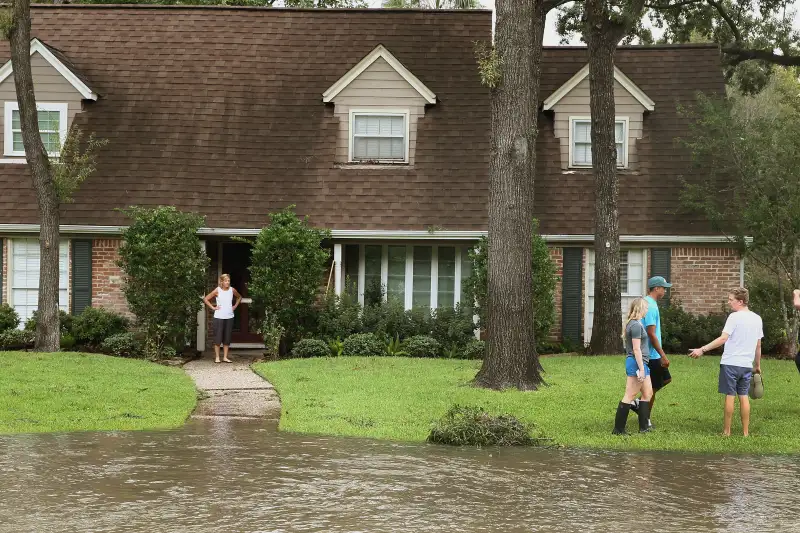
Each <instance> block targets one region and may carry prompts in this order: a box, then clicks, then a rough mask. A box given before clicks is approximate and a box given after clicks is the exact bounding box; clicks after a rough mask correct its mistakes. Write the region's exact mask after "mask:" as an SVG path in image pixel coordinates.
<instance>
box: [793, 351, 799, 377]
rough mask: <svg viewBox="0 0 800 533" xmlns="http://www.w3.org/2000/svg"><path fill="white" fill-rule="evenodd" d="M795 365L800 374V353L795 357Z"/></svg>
mask: <svg viewBox="0 0 800 533" xmlns="http://www.w3.org/2000/svg"><path fill="white" fill-rule="evenodd" d="M794 365H795V366H796V367H797V371H798V372H800V352H798V353H797V355H795V356H794Z"/></svg>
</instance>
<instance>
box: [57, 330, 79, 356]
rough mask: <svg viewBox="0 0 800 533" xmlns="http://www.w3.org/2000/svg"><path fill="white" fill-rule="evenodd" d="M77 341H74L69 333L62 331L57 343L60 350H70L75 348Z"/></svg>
mask: <svg viewBox="0 0 800 533" xmlns="http://www.w3.org/2000/svg"><path fill="white" fill-rule="evenodd" d="M76 344H77V342H76V341H75V337H74V336H73V335H72V334H70V333H62V334H61V339H60V340H59V345H60V347H61V349H62V350H64V351H67V352H68V351H70V350H72V349H73V348H75V345H76Z"/></svg>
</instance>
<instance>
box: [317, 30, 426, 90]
mask: <svg viewBox="0 0 800 533" xmlns="http://www.w3.org/2000/svg"><path fill="white" fill-rule="evenodd" d="M387 67H388V68H387ZM392 72H393V74H392ZM381 75H383V76H384V77H386V75H389V76H390V77H391V78H394V79H395V81H397V82H399V81H400V80H402V82H405V84H406V85H408V86H409V87H411V88H412V89H413V90H414V91H415V92H416V93H417V94H418V95H419V96H420V97H422V98H424V99H425V101H426V102H427V103H429V104H435V103H436V95H435V94H434V93H433V91H431V90H430V89H428V88H427V87H426V86H425V84H424V83H422V82H421V81H420V80H419V79H418V78H417V77H416V76H415V75H414V74H412V73H411V71H410V70H408V69H407V68H406V67H405V66H403V64H402V63H400V61H398V60H397V58H396V57H394V56H393V55H392V54H391V52H389V50H387V49H386V47H384V46H383V45H381V44H379V45H378V46H376V47H375V49H373V50H372V52H370V53H369V54H367V56H366V57H364V59H362V60H361V61H359V62H358V64H357V65H356V66H354V67H353V68H351V69H350V70H349V71H348V72H347V73H346V74H345V75H344V76H342V77H341V78H339V80H337V81H336V83H334V84H333V85H331V86H330V87H329V88H328V90H327V91H325V93H323V95H322V101H323V102H325V103H329V102H333V101H334V99H335V98H336V97H337V96H338V95H339V94H340V93H342V92H343V91H345V90H346V89H347V88H348V87H350V85H351V84H353V83H354V82H356V81H357V80H359V81H361V82H362V83H368V81H369V80H370V79H374V77H375V76H381ZM398 88H400V89H403V88H404V87H403V85H402V84H399V85H398Z"/></svg>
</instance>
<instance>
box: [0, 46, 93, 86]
mask: <svg viewBox="0 0 800 533" xmlns="http://www.w3.org/2000/svg"><path fill="white" fill-rule="evenodd" d="M35 58H38V59H35ZM34 61H36V63H37V64H38V65H39V66H41V64H42V61H43V62H44V63H46V64H48V65H49V66H50V67H51V68H52V69H53V70H55V71H56V72H57V73H58V74H59V75H60V76H61V77H62V78H63V79H64V81H66V82H67V83H68V84H69V85H70V86H71V87H72V88H73V89H74V90H75V91H77V92H78V94H80V95H81V97H82V98H84V99H86V100H97V98H98V94H97V93H96V92H95V91H93V90H92V89H91V88H90V87H89V86H88V84H87V83H86V80H85V79H84V78H83V76H81V75H80V74H79V73H78V72H77V71H76V70H75V69H74V67H72V65H70V64H69V62H68V60H67V58H66V57H65V56H64V55H63V54H62V53H61V52H59V51H58V50H56V49H54V48H50V47H49V46H47V45H46V44H44V43H43V42H42V41H40V40H39V39H33V40H32V41H31V69H32V70H33V67H34ZM13 73H14V67H13V65H12V63H11V60H10V59H9V60H8V61H6V63H5V64H4V65H3V66H2V67H0V84H2V83H3V82H4V81H6V80H7V79H9V78H10V77H11V75H12V74H13ZM33 80H34V85H35V84H36V82H37V77H36V73H33Z"/></svg>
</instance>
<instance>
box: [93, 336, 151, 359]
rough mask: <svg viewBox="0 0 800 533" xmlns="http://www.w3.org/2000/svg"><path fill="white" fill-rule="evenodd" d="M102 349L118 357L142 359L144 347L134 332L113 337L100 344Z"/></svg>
mask: <svg viewBox="0 0 800 533" xmlns="http://www.w3.org/2000/svg"><path fill="white" fill-rule="evenodd" d="M100 349H101V350H102V352H103V353H105V354H108V355H115V356H117V357H141V356H142V345H141V343H140V342H139V340H138V339H137V338H136V335H135V334H133V333H132V332H127V333H117V334H116V335H111V336H110V337H108V338H107V339H105V340H103V342H102V343H100Z"/></svg>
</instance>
